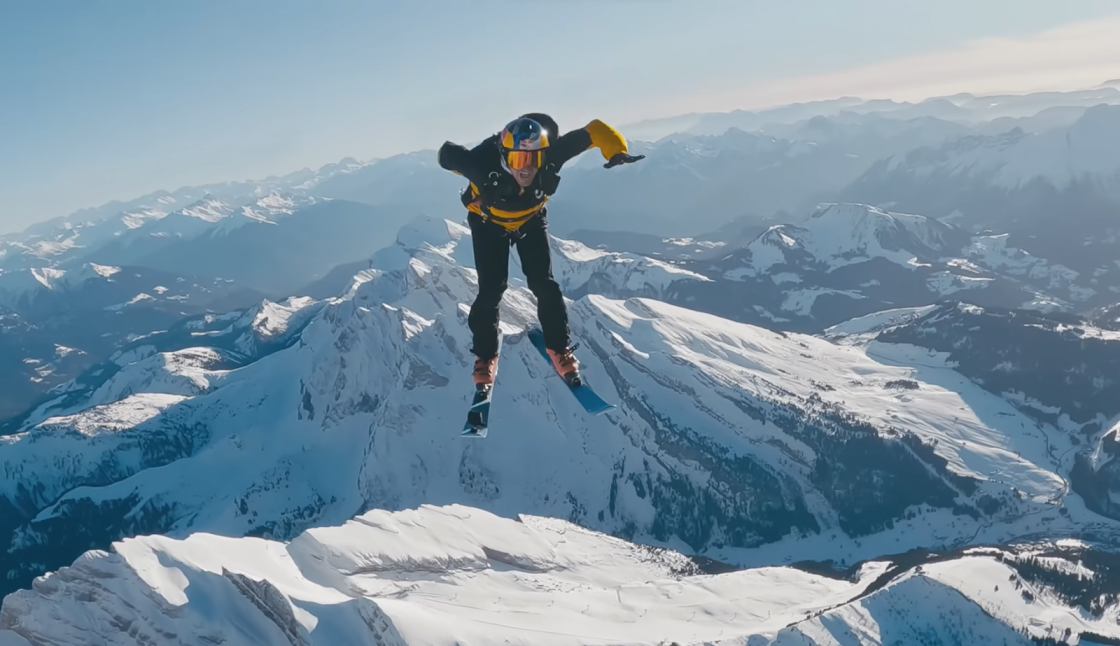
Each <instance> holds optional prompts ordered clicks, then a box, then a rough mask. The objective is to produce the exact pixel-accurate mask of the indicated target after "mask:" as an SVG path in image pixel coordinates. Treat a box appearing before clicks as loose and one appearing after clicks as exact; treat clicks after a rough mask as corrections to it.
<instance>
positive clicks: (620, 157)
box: [603, 153, 646, 168]
mask: <svg viewBox="0 0 1120 646" xmlns="http://www.w3.org/2000/svg"><path fill="white" fill-rule="evenodd" d="M645 158H646V156H645V155H638V156H637V157H635V156H633V155H627V154H626V153H617V154H615V155H614V156H613V157H611V159H610V161H608V162H607V163H605V164H603V168H614V167H615V166H621V165H622V164H633V163H634V162H636V161H639V160H642V159H645Z"/></svg>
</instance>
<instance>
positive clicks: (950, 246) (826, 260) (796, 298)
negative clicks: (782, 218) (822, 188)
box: [665, 203, 1120, 333]
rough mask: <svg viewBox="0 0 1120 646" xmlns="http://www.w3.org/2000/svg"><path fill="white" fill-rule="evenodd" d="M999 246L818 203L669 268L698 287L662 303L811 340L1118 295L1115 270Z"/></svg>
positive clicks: (1119, 274)
mask: <svg viewBox="0 0 1120 646" xmlns="http://www.w3.org/2000/svg"><path fill="white" fill-rule="evenodd" d="M1008 239H1009V236H1008V235H973V234H971V233H969V232H967V231H965V230H963V229H960V228H958V227H955V226H952V225H948V224H945V223H943V222H941V221H939V220H936V219H933V218H927V217H924V216H921V215H913V214H905V213H896V212H890V211H885V210H882V209H878V208H875V207H871V206H867V205H864V204H852V203H842V204H822V205H820V206H819V207H818V209H817V210H816V211H815V212H813V214H812V215H811V216H810V217H809V218H808V219H807V220H805V221H803V222H801V223H800V224H797V225H793V224H782V225H775V226H771V227H770V228H769V229H768V230H766V231H765V232H763V233H762V234H760V235H758V236H757V237H756V238H754V239H753V240H751V241H750V242H749V243H748V244H746V245H744V246H742V247H740V248H738V249H735V248H733V247H730V246H729V247H727V248H724V247H718V248H716V249H714V250H715V251H724V252H725V254H724V255H723V256H722V257H714V256H708V258H703V257H694V258H680V259H678V260H677V261H675V263H676V264H677V265H678V266H680V267H681V268H684V269H689V270H691V271H694V272H696V273H699V274H701V275H704V276H706V277H707V278H709V280H708V281H706V282H704V283H697V282H692V283H678V284H675V285H673V286H671V287H670V288H669V290H668V292H667V293H666V295H665V298H666V299H667V300H669V301H671V302H673V303H676V304H679V305H683V306H686V307H689V308H692V309H699V310H702V311H705V312H709V313H713V314H717V315H719V316H723V317H726V318H730V319H733V320H737V321H742V322H749V323H752V324H759V325H765V326H767V327H772V328H776V329H784V330H793V331H802V332H814V333H815V332H820V331H821V330H823V329H824V328H826V327H828V326H831V325H835V324H837V323H839V322H841V321H845V320H847V319H850V318H852V317H856V316H863V315H865V314H871V313H873V312H878V311H881V310H885V309H893V308H898V307H916V306H922V305H928V304H932V303H937V302H940V301H942V300H945V299H946V298H951V299H960V300H966V301H969V302H973V303H977V304H980V305H992V306H998V307H1010V308H1027V309H1035V310H1043V311H1084V310H1087V309H1090V308H1092V307H1094V306H1096V305H1097V304H1098V303H1100V302H1102V301H1107V300H1109V299H1111V298H1114V296H1112V294H1115V293H1120V271H1118V270H1120V266H1116V267H1112V268H1102V269H1101V270H1099V271H1097V272H1094V273H1093V274H1092V275H1088V276H1087V275H1084V274H1081V273H1079V272H1076V271H1073V270H1072V269H1069V268H1068V267H1065V266H1062V265H1059V264H1052V263H1050V262H1048V261H1047V260H1045V259H1043V258H1038V257H1035V256H1032V255H1030V254H1028V253H1026V252H1025V251H1023V250H1021V249H1018V248H1015V247H1013V246H1011V245H1010V244H1009V243H1008Z"/></svg>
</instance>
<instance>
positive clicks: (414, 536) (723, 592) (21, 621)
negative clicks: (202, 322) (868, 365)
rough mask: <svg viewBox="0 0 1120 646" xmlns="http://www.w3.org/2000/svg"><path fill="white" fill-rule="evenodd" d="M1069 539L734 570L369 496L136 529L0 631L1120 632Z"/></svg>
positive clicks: (385, 634)
mask: <svg viewBox="0 0 1120 646" xmlns="http://www.w3.org/2000/svg"><path fill="white" fill-rule="evenodd" d="M1114 567H1115V557H1109V555H1107V554H1104V553H1102V552H1098V551H1095V550H1092V549H1090V548H1088V546H1086V545H1085V544H1083V543H1080V542H1078V541H1062V542H1060V543H1059V544H1057V545H1054V544H1033V545H1022V546H1017V547H1015V548H1012V549H993V548H986V549H976V550H970V551H967V552H965V553H958V554H953V555H950V556H935V555H907V556H904V557H902V558H898V559H892V558H884V559H880V560H876V561H872V562H868V563H865V564H863V565H862V566H861V567H859V568H858V569H853V570H852V571H850V572H847V573H843V574H841V573H836V574H833V575H832V576H829V575H827V574H824V573H820V572H816V573H814V572H810V571H804V570H798V569H794V568H790V567H768V568H758V569H750V570H735V569H732V568H727V567H725V566H722V564H718V563H710V562H705V561H698V560H697V559H693V558H690V557H688V556H685V555H684V554H681V553H679V552H675V551H672V550H663V549H651V548H648V547H643V546H640V545H634V544H631V543H627V542H625V541H622V540H618V539H615V538H611V537H609V536H606V535H603V534H601V533H598V532H593V531H589V530H587V529H584V528H582V527H580V526H578V525H575V524H573V523H570V522H567V521H564V520H560V519H554V518H548V517H541V516H534V515H526V514H517V515H514V516H501V515H495V514H492V513H489V512H486V511H484V510H482V509H478V508H473V507H466V506H461V505H449V506H441V507H436V506H430V505H424V506H421V507H419V508H416V509H410V510H407V511H400V512H388V511H370V512H367V513H365V514H362V515H359V516H357V517H356V518H354V519H353V520H350V521H347V522H346V523H345V524H342V525H337V526H326V527H320V528H315V529H311V530H308V531H307V532H304V533H302V534H300V535H299V536H297V537H295V538H294V539H293V540H291V541H290V542H277V541H272V540H266V539H260V538H231V537H226V536H221V535H214V534H204V533H199V534H194V535H192V536H190V537H188V538H186V539H170V538H165V537H159V536H150V537H142V538H134V539H127V540H124V541H121V542H118V543H115V544H113V546H112V550H111V551H110V552H105V551H94V552H90V553H88V554H86V555H84V556H82V557H81V558H79V559H78V560H77V561H76V562H75V563H74V564H73V565H72V566H70V567H66V568H63V569H62V570H60V571H59V572H58V573H55V574H52V575H50V576H47V577H44V578H42V579H40V580H38V581H36V583H35V587H34V589H33V590H27V591H21V592H17V593H14V594H12V595H11V596H9V597H7V599H5V601H4V605H3V609H2V610H0V644H5V645H6V646H7V645H11V646H29V645H30V644H43V643H49V644H57V645H58V646H66V645H74V646H77V645H79V644H81V645H84V644H88V643H92V640H96V643H101V644H106V645H113V646H138V645H140V644H153V643H162V642H164V641H174V643H179V644H192V645H193V644H200V645H201V644H216V643H217V644H227V645H229V646H255V645H257V644H301V645H307V646H312V645H322V646H335V645H337V644H365V643H376V644H384V645H386V646H405V645H409V646H421V645H434V644H500V643H525V644H529V643H531V644H540V645H543V646H548V645H557V646H559V645H579V646H582V645H590V644H637V643H642V644H701V643H704V644H719V645H721V646H731V645H732V644H747V643H749V644H759V645H762V644H769V645H772V646H782V645H786V646H793V645H801V646H805V645H816V644H820V645H822V646H824V645H829V644H838V643H843V644H851V645H862V644H868V645H871V644H874V645H880V644H992V645H1004V644H1015V645H1019V644H1022V645H1024V646H1026V645H1029V644H1058V643H1075V641H1074V640H1076V642H1077V643H1081V644H1090V643H1114V642H1108V641H1094V640H1101V639H1104V640H1107V639H1116V638H1117V637H1118V636H1120V629H1117V626H1116V619H1117V616H1118V607H1117V598H1116V592H1115V590H1116V585H1117V579H1116V574H1115V572H1114V570H1113V568H1114Z"/></svg>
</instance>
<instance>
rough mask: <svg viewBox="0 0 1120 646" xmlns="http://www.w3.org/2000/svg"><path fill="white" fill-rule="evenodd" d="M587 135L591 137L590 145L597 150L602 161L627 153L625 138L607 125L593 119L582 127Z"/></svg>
mask: <svg viewBox="0 0 1120 646" xmlns="http://www.w3.org/2000/svg"><path fill="white" fill-rule="evenodd" d="M584 130H586V131H587V134H589V135H591V145H592V146H594V147H595V148H598V149H599V152H601V153H602V154H603V159H606V160H607V161H610V159H611V157H614V156H615V155H617V154H618V153H625V152H629V151H628V149H627V147H626V138H625V137H623V136H622V134H621V133H620V132H618V131H617V130H615V129H614V128H612V127H610V126H608V125H607V124H605V123H603V122H602V121H599V120H598V119H595V120H594V121H592V122H591V123H589V124H587V125H586V126H585V127H584Z"/></svg>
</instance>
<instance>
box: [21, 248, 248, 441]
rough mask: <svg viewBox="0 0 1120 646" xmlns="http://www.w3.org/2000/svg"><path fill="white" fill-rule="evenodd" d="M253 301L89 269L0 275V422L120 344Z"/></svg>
mask: <svg viewBox="0 0 1120 646" xmlns="http://www.w3.org/2000/svg"><path fill="white" fill-rule="evenodd" d="M260 298H261V295H260V294H259V293H257V292H254V291H252V290H249V289H245V288H243V287H240V286H237V285H234V284H230V283H229V282H226V281H215V280H207V279H191V278H187V277H183V276H176V275H173V274H167V273H163V272H158V271H153V270H151V269H147V268H139V267H111V266H107V265H98V264H93V263H89V264H86V265H82V266H78V267H72V268H70V269H51V268H45V269H30V270H25V271H16V272H7V273H3V274H0V421H3V420H4V419H6V418H8V417H9V416H11V415H14V414H16V413H19V412H22V411H23V410H24V409H26V408H27V407H28V406H29V405H30V404H31V402H32V401H33V400H34V399H36V398H37V397H39V396H41V395H43V394H44V393H45V392H46V391H47V390H48V389H50V388H52V387H54V386H56V385H58V384H61V383H63V382H65V381H68V380H70V379H72V378H74V377H75V376H77V375H79V374H81V372H82V371H83V370H85V369H86V368H88V367H89V366H90V365H91V364H93V363H96V362H98V361H102V360H104V359H105V358H106V357H107V356H108V355H109V353H110V352H112V351H113V350H114V349H115V348H117V347H118V346H119V345H120V344H121V343H125V342H127V341H129V340H131V339H132V338H133V337H135V336H137V335H146V334H149V333H151V332H153V331H156V330H162V329H165V328H166V327H167V326H168V325H171V324H173V323H174V322H176V321H178V320H180V319H181V318H182V317H183V316H185V315H187V314H193V313H197V312H205V311H207V310H211V309H212V310H217V311H223V312H224V311H227V310H229V309H230V308H232V307H238V306H243V305H245V304H247V303H250V302H253V301H257V300H259V299H260Z"/></svg>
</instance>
